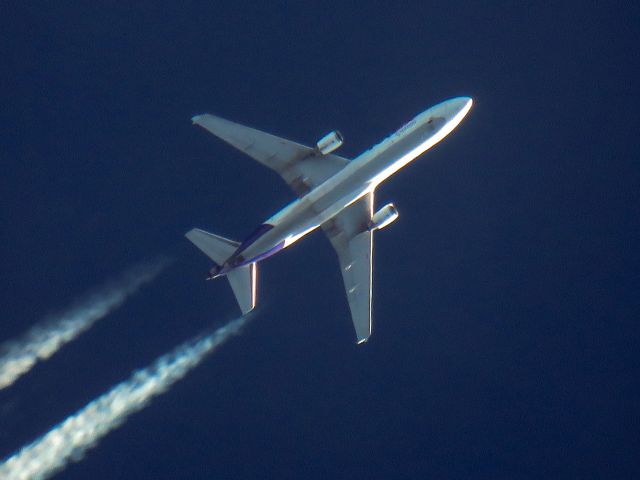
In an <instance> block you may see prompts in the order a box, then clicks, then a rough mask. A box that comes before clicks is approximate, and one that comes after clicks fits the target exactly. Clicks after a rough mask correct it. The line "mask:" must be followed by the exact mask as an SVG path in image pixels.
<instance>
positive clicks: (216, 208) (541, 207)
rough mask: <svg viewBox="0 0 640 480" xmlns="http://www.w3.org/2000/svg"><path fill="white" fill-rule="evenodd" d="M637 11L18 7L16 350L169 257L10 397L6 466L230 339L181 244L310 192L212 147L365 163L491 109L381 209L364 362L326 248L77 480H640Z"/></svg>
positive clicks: (1, 397) (8, 224)
mask: <svg viewBox="0 0 640 480" xmlns="http://www.w3.org/2000/svg"><path fill="white" fill-rule="evenodd" d="M638 14H639V11H638V9H637V8H636V7H631V6H626V7H624V8H623V7H618V8H612V7H611V6H609V5H605V4H601V5H600V4H589V5H588V4H585V3H584V2H558V3H555V4H553V5H541V4H537V3H529V4H526V3H523V4H518V5H516V6H514V5H513V4H512V3H511V2H495V3H493V4H491V5H490V6H487V5H485V4H482V3H476V2H449V3H446V4H445V3H442V2H407V3H404V4H403V6H402V7H400V6H398V5H397V4H394V3H391V2H389V3H387V2H367V3H364V2H363V3H360V4H349V5H345V4H343V3H342V2H322V3H314V2H308V3H305V4H304V5H303V4H298V3H293V2H291V3H286V2H271V3H269V4H268V5H265V6H256V5H253V4H249V3H246V4H242V2H240V3H224V2H183V3H181V4H180V5H177V4H175V3H172V2H139V3H136V4H135V5H127V6H124V5H109V4H107V3H104V4H103V3H100V4H96V3H92V4H90V5H85V4H70V3H64V4H62V3H61V4H55V5H51V4H45V3H42V4H38V3H29V4H24V5H5V6H4V7H3V8H2V15H0V16H1V17H2V20H0V22H1V26H2V28H1V29H0V31H1V32H2V33H0V35H1V36H2V37H1V38H2V41H1V42H0V45H1V46H0V52H1V54H2V59H3V61H2V64H3V71H4V74H3V76H2V82H3V84H4V88H3V92H4V95H3V99H2V108H0V122H2V127H3V128H2V131H3V134H2V135H0V139H1V142H2V144H1V145H0V155H1V158H2V165H3V167H4V168H3V174H2V175H0V192H2V202H0V221H1V222H2V228H1V229H0V233H1V234H2V245H3V248H2V271H3V273H2V275H3V277H4V281H3V285H4V287H3V289H2V291H1V293H0V298H1V305H2V306H3V317H2V320H1V323H0V325H2V328H1V329H0V339H1V340H10V339H12V338H15V337H17V336H19V335H20V334H21V333H23V332H24V331H25V330H26V329H28V328H29V327H30V326H32V325H34V324H35V323H37V322H38V321H39V320H40V319H42V318H43V317H45V316H46V315H48V314H50V313H51V312H55V311H59V310H61V309H64V308H66V307H67V306H69V305H70V304H72V303H73V302H74V301H75V300H76V299H78V298H80V297H81V296H82V295H83V294H84V293H85V292H87V291H88V290H90V289H91V288H94V287H97V286H100V285H101V284H103V283H104V282H105V281H107V280H108V279H110V278H115V277H117V276H118V275H120V274H121V273H122V272H123V271H125V270H126V269H127V268H130V267H131V266H133V265H135V264H137V263H138V262H140V261H145V260H146V261H149V260H153V259H154V258H157V257H158V256H159V255H168V256H171V257H172V258H174V259H175V260H176V261H175V262H174V263H173V264H172V266H171V267H169V268H168V269H167V270H166V271H165V272H164V273H163V274H162V275H161V276H160V277H159V278H158V279H157V280H155V281H154V282H153V283H152V284H150V285H149V286H146V287H145V288H144V289H143V290H141V291H140V293H138V294H136V295H135V296H134V297H132V298H131V299H130V300H129V301H128V302H127V303H126V304H125V305H124V306H123V307H122V308H120V309H119V310H117V311H116V312H114V313H113V314H112V315H110V316H109V317H108V318H106V319H104V320H102V321H101V322H100V323H98V324H96V325H95V326H94V327H93V328H92V329H91V330H90V331H88V332H86V333H85V334H83V335H82V336H81V337H80V338H79V339H78V340H76V341H74V342H73V343H72V344H70V345H68V346H67V347H65V348H64V349H63V350H61V351H60V352H59V353H58V354H56V355H55V356H54V357H52V358H51V359H50V360H48V361H47V362H44V363H41V364H39V365H38V366H37V367H35V368H34V369H33V371H32V372H30V373H29V375H26V376H25V377H23V378H22V379H21V380H19V381H18V382H17V383H16V384H15V385H13V386H12V387H11V388H9V389H6V390H4V391H1V392H0V415H1V416H2V425H3V427H2V429H1V432H0V453H1V454H2V456H3V457H5V456H7V455H9V454H10V453H11V452H13V451H14V450H15V449H17V448H19V447H20V446H21V445H23V444H25V443H26V442H28V441H31V440H33V439H34V438H36V437H37V436H38V435H40V434H42V433H44V432H45V431H47V430H48V429H49V428H51V427H52V426H53V425H55V424H57V423H58V422H60V421H61V420H63V419H64V418H65V417H66V416H68V415H70V414H72V413H73V412H75V411H76V410H78V409H79V408H81V407H82V406H84V405H85V404H86V403H88V402H89V401H91V400H92V399H93V398H95V397H97V396H98V395H100V394H101V393H103V392H104V391H106V390H108V389H109V388H110V387H111V386H112V385H114V384H116V383H118V382H120V381H122V380H124V379H126V378H127V377H128V376H129V374H130V372H131V371H132V370H134V369H136V368H141V367H144V366H146V365H148V364H149V363H151V362H152V361H153V360H154V359H155V358H157V357H158V356H160V355H162V354H163V353H165V352H167V351H169V350H171V349H172V348H173V347H175V346H176V345H178V344H179V343H180V342H182V341H185V340H187V339H189V338H191V337H193V336H194V335H197V334H198V333H199V332H201V331H202V330H203V329H207V328H209V327H211V326H216V325H220V324H222V323H224V322H226V321H228V320H230V319H232V318H234V317H235V316H236V314H237V312H236V310H237V307H236V305H235V303H234V299H233V296H232V295H231V292H230V290H229V288H228V287H227V286H226V285H225V284H224V283H222V282H204V281H203V279H204V277H205V276H206V272H207V270H208V268H209V267H210V265H209V263H208V260H207V259H206V258H205V257H204V256H202V255H201V253H200V252H198V251H197V250H196V249H195V248H194V247H193V246H192V245H190V244H189V242H187V241H186V239H184V237H183V234H184V232H186V231H187V230H189V229H190V228H192V227H194V226H197V227H201V228H204V229H207V230H210V231H214V232H216V233H219V234H222V235H225V236H229V237H232V238H242V237H243V236H245V235H247V234H249V233H250V232H251V230H252V229H253V228H254V227H255V225H256V224H258V223H259V222H261V221H262V220H263V219H264V218H266V217H268V216H269V215H271V214H272V213H274V212H275V211H276V210H277V209H279V208H281V207H282V206H284V205H285V204H286V203H288V202H289V201H290V200H291V199H292V198H293V195H292V193H291V192H289V191H288V189H287V187H286V185H284V183H283V182H282V181H281V179H280V178H279V177H277V176H276V175H275V174H273V173H272V172H270V171H268V170H266V169H264V167H262V166H260V165H259V164H257V163H256V162H254V161H252V160H251V159H250V158H248V157H243V156H242V155H241V154H239V153H237V152H235V151H233V150H232V149H230V148H228V147H227V146H225V145H224V144H222V143H221V142H219V141H217V140H216V139H215V138H213V137H212V136H210V135H207V134H206V132H204V131H202V130H201V129H198V128H196V127H194V126H192V125H191V122H190V118H191V117H192V116H193V115H194V114H198V113H203V112H211V113H215V114H218V115H220V116H223V117H226V118H229V119H232V120H235V121H238V122H241V123H246V124H248V125H251V126H254V127H256V128H260V129H263V130H266V131H269V132H272V133H274V134H278V135H282V136H285V137H287V138H291V139H294V140H296V141H299V142H301V143H307V144H311V143H313V142H314V141H316V140H317V139H318V138H320V136H322V135H323V134H324V133H326V132H327V131H329V130H331V129H334V128H338V129H340V131H341V132H342V133H343V135H344V136H345V140H346V141H345V145H344V147H343V149H342V150H341V154H343V155H344V156H346V157H353V156H355V155H357V154H358V153H359V152H360V151H362V150H364V149H366V148H368V147H369V146H371V145H372V144H374V143H376V142H378V141H379V140H380V139H382V138H383V137H384V136H386V135H388V134H390V133H391V132H393V131H394V130H395V129H397V128H398V127H400V126H401V125H402V124H403V123H404V122H406V121H407V120H409V119H410V118H412V117H413V116H414V115H416V114H417V113H419V112H420V111H422V110H424V109H425V108H427V107H429V106H431V105H432V104H435V103H437V102H439V101H441V100H444V99H446V98H449V97H453V96H458V95H469V96H472V97H473V98H474V101H475V103H474V108H473V109H472V111H471V113H470V114H469V116H468V117H467V119H466V120H465V121H464V122H463V124H462V125H461V126H460V128H459V129H457V130H456V131H455V132H454V133H453V134H452V135H451V136H450V137H449V138H447V139H446V140H445V141H444V142H443V143H442V144H440V145H438V146H437V147H435V148H434V149H433V151H430V152H429V153H427V154H426V155H425V156H424V157H421V158H420V159H418V160H416V161H415V162H414V163H412V164H411V165H410V166H409V167H408V168H407V169H405V170H403V171H402V172H400V173H398V174H397V175H396V176H394V177H393V178H391V179H390V180H389V181H388V182H387V183H385V184H384V185H382V186H381V187H380V189H379V190H378V192H377V204H378V205H379V206H381V205H384V204H385V203H387V202H388V201H393V202H394V203H395V205H396V206H397V207H398V209H399V211H400V218H399V220H398V221H397V222H396V223H394V224H393V225H392V226H390V227H389V228H388V229H385V230H384V231H382V232H379V234H378V235H377V236H376V240H375V243H376V246H375V256H376V257H375V268H374V276H375V277H374V294H375V297H374V318H375V324H374V336H373V337H372V339H371V341H370V342H369V343H368V344H367V345H366V346H364V347H356V346H355V345H354V341H353V340H354V338H353V331H352V326H351V322H350V319H349V313H348V307H347V303H346V300H345V298H344V291H343V286H342V282H341V279H340V274H339V271H338V267H337V260H336V258H335V254H334V252H333V250H332V249H331V247H330V245H329V243H328V241H326V239H325V238H324V237H323V236H322V234H321V233H314V234H313V235H311V236H310V237H309V238H307V239H305V240H304V241H302V242H300V243H299V244H297V245H296V246H294V247H292V248H291V249H289V250H287V251H286V252H284V253H283V254H281V255H278V256H276V257H274V258H273V259H270V260H267V261H266V262H265V263H264V265H262V266H261V271H260V280H261V288H260V299H259V301H260V305H261V306H260V310H259V312H258V315H257V316H256V318H255V319H254V321H253V322H252V324H251V325H249V326H248V327H247V329H246V331H245V333H244V334H243V335H242V336H240V337H238V338H234V339H232V340H231V341H229V342H228V344H226V345H225V346H224V347H222V348H221V349H220V350H219V351H217V352H216V353H215V355H213V356H212V357H211V358H209V359H208V360H206V361H205V362H204V363H203V364H202V365H201V366H200V367H198V369H196V370H195V371H194V372H192V373H191V374H190V375H188V376H187V378H186V379H185V380H183V381H182V382H181V383H179V384H177V385H176V386H175V387H174V388H173V389H172V390H171V391H170V392H169V393H167V394H166V395H164V396H162V397H159V398H158V399H156V400H155V401H154V402H153V403H152V404H151V406H149V407H148V408H147V409H145V410H143V411H142V412H140V413H138V414H136V415H134V416H133V417H131V419H130V420H129V421H128V422H127V423H126V424H125V425H124V426H123V427H121V428H120V429H118V430H116V431H115V432H113V433H111V434H110V435H109V436H107V437H106V438H105V439H104V440H103V441H102V442H101V443H100V445H99V446H98V447H97V448H95V449H94V450H92V451H91V452H89V454H88V455H87V457H86V458H85V459H84V460H83V461H82V462H80V463H78V464H74V465H72V466H70V467H69V468H68V469H66V470H65V471H64V473H63V474H61V475H60V477H61V478H87V477H89V478H154V479H159V478H217V477H219V478H238V479H242V478H256V477H258V478H270V477H277V478H283V477H285V478H286V477H301V476H304V477H306V478H344V477H352V478H353V477H357V478H360V477H369V478H429V477H436V478H540V477H556V478H567V477H583V478H584V477H590V476H593V477H599V478H602V477H607V478H616V477H618V478H629V477H633V476H637V474H638V471H639V470H640V468H639V467H640V465H639V464H638V460H637V454H636V453H637V451H638V447H639V445H638V439H637V432H636V430H637V429H635V428H634V426H633V423H632V419H633V418H636V417H637V404H638V400H639V398H638V387H637V380H636V379H637V376H638V359H637V346H638V336H639V330H638V326H637V318H638V311H639V310H640V309H639V307H640V305H639V302H638V295H637V292H638V276H637V269H638V264H639V262H638V260H639V258H638V256H639V254H638V252H639V251H640V249H638V238H639V236H638V234H639V232H640V229H639V225H638V219H637V217H638V213H637V212H638V201H637V200H638V186H639V185H640V181H639V180H640V173H639V169H638V167H637V158H638V148H637V131H638V128H637V127H638V123H639V122H638V120H639V119H638V108H637V107H638V95H637V78H638V56H637V54H636V53H635V52H636V51H637V45H638V29H637V20H638V18H639V15H638Z"/></svg>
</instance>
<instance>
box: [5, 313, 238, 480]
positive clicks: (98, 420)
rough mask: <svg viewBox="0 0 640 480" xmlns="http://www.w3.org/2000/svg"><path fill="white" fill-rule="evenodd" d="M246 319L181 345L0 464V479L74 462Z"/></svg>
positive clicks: (36, 474) (43, 474) (16, 479)
mask: <svg viewBox="0 0 640 480" xmlns="http://www.w3.org/2000/svg"><path fill="white" fill-rule="evenodd" d="M248 318H249V317H240V318H238V319H236V320H233V321H231V322H230V323H228V324H226V325H225V326H223V327H220V328H219V329H218V330H216V331H214V332H213V333H211V334H209V335H206V336H204V337H202V336H201V337H198V338H196V339H194V340H191V341H188V342H186V343H183V344H182V345H180V346H178V347H177V348H176V349H174V350H173V351H172V352H170V353H167V354H166V355H163V356H162V357H160V358H158V359H156V361H155V362H153V363H152V364H151V365H150V366H149V367H147V368H144V369H142V370H138V371H136V372H134V373H133V375H132V376H131V377H130V378H129V379H128V380H125V381H124V382H122V383H120V384H118V385H116V386H115V387H114V388H112V389H111V390H110V391H108V392H107V393H105V394H103V395H102V396H100V397H98V398H96V399H95V400H93V401H92V402H91V403H89V404H88V405H87V406H85V407H84V408H83V409H82V410H80V411H78V412H77V413H75V414H74V415H72V416H70V417H68V418H67V419H66V420H64V421H63V422H62V423H60V424H58V425H57V426H55V427H54V428H53V429H51V430H50V431H49V432H48V433H46V434H45V435H43V436H42V437H40V438H39V439H37V440H36V441H34V442H33V443H31V444H30V445H27V446H25V447H23V448H22V449H21V450H19V451H18V452H17V453H15V454H14V455H13V456H11V457H9V458H8V459H6V460H5V461H4V462H3V463H2V464H0V478H2V479H6V480H23V479H25V480H26V479H32V478H38V479H44V478H47V477H49V476H51V475H53V474H54V473H55V472H57V471H59V470H61V469H63V468H64V467H66V466H67V464H69V463H70V462H71V461H79V460H81V459H82V457H83V455H84V454H85V452H86V451H87V450H89V449H90V448H92V447H94V446H96V444H97V442H98V441H99V440H100V439H101V438H102V437H104V436H105V435H106V434H107V433H109V432H110V431H111V430H113V429H115V428H117V427H118V426H120V425H122V424H123V423H124V421H125V420H126V419H127V417H128V416H129V415H131V414H132V413H134V412H137V411H139V410H141V409H143V408H144V407H145V406H146V405H147V404H148V403H149V402H150V401H151V399H152V398H153V397H155V396H156V395H159V394H161V393H163V392H165V391H167V389H169V387H171V386H172V385H173V384H174V383H175V382H177V381H178V380H180V379H181V378H182V377H184V376H185V375H186V374H187V373H188V372H189V371H190V370H191V369H192V368H194V367H196V366H197V365H198V364H199V363H200V362H201V361H202V360H203V359H204V358H205V357H206V356H207V355H208V354H210V353H212V352H213V351H215V350H216V348H217V347H219V346H220V345H222V344H223V343H224V342H226V341H227V340H228V339H229V337H231V336H232V335H234V334H236V333H238V332H239V331H240V329H241V328H242V326H243V325H244V324H245V323H246V322H247V320H248Z"/></svg>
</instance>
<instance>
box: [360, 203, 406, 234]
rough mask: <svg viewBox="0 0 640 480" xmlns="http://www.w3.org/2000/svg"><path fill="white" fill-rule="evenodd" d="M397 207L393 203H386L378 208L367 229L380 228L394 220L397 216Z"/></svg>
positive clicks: (371, 230)
mask: <svg viewBox="0 0 640 480" xmlns="http://www.w3.org/2000/svg"><path fill="white" fill-rule="evenodd" d="M398 215H399V213H398V209H397V208H396V207H395V206H394V205H393V203H387V204H386V205H385V206H384V207H382V208H381V209H380V210H378V211H377V212H376V213H375V215H374V216H373V218H372V219H371V223H370V224H369V228H368V230H369V231H370V232H373V231H375V230H382V229H383V228H384V227H386V226H387V225H389V224H390V223H392V222H395V221H396V219H397V218H398Z"/></svg>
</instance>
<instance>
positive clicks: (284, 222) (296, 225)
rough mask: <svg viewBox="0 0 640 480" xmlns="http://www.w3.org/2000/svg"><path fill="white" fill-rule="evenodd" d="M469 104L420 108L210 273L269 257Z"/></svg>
mask: <svg viewBox="0 0 640 480" xmlns="http://www.w3.org/2000/svg"><path fill="white" fill-rule="evenodd" d="M471 104H472V100H471V99H470V98H468V97H458V98H453V99H451V100H447V101H445V102H442V103H440V104H438V105H436V106H434V107H431V108H429V109H428V110H425V111H424V112H422V113H421V114H419V115H418V116H417V117H415V118H414V119H413V120H411V121H410V122H408V123H407V124H405V125H404V126H403V127H402V128H400V129H399V130H398V131H397V132H396V133H394V134H393V135H391V136H390V137H388V138H386V139H385V140H384V141H382V142H381V143H379V144H377V145H375V146H374V147H372V148H371V149H369V150H367V151H365V152H364V153H362V154H361V155H359V156H358V157H356V158H355V159H353V160H352V161H351V162H349V164H347V165H346V166H345V167H344V168H343V169H342V170H340V171H338V172H337V173H336V174H335V175H333V176H332V177H330V178H329V179H328V180H326V181H325V182H323V183H322V184H320V185H319V186H317V187H316V188H314V189H313V190H311V191H310V192H309V193H307V194H306V195H304V196H303V197H301V198H299V199H297V200H295V201H293V202H292V203H290V204H289V205H288V206H286V207H285V208H283V209H282V210H280V211H279V212H278V213H276V214H275V215H273V216H272V217H270V218H269V219H267V220H266V221H265V222H264V223H263V224H261V225H260V226H259V227H258V228H257V229H256V231H255V232H254V233H253V234H252V235H250V236H249V237H248V238H247V239H246V240H245V241H244V242H243V243H242V244H241V245H240V247H239V248H238V249H237V251H236V252H235V253H234V254H233V255H232V256H231V257H230V258H229V259H227V261H226V262H225V263H224V264H223V265H221V266H219V267H214V269H212V270H211V272H210V276H211V277H215V276H218V275H224V274H226V273H228V272H229V271H231V270H233V269H234V268H236V267H238V266H240V265H246V264H249V263H254V262H257V261H260V260H263V259H265V258H267V257H270V256H271V255H274V254H275V253H277V252H279V251H280V250H282V249H284V248H286V247H288V246H290V245H292V244H293V243H295V242H296V241H298V240H299V239H300V238H302V237H303V236H304V235H306V234H307V233H309V232H311V231H313V230H315V229H316V228H318V227H319V226H320V225H322V224H323V223H325V222H326V221H328V220H330V219H331V218H333V217H334V216H335V215H337V214H338V213H339V212H340V211H342V210H343V209H344V208H345V207H347V206H349V205H351V204H352V203H354V202H356V201H357V200H358V199H360V198H362V197H363V196H364V195H366V194H367V193H369V192H372V191H373V190H374V189H375V188H376V187H377V186H378V185H379V184H380V183H381V182H383V181H384V180H385V179H387V178H388V177H390V176H391V175H393V174H394V173H395V172H397V171H398V170H399V169H401V168H402V167H404V166H405V165H407V164H408V163H409V162H411V161H412V160H414V159H415V158H416V157H418V156H419V155H421V154H422V153H424V152H425V151H427V150H428V149H429V148H431V147H432V146H433V145H435V144H436V143H438V142H439V141H440V140H442V139H443V138H444V137H445V136H447V135H448V134H449V133H450V132H451V131H452V130H453V129H454V128H455V127H456V126H457V125H458V124H459V123H460V121H461V120H462V119H463V118H464V116H465V115H466V114H467V112H468V111H469V109H470V108H471Z"/></svg>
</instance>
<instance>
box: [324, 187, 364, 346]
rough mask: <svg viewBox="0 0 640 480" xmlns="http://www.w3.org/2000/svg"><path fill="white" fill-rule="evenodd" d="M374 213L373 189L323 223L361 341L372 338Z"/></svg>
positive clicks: (357, 336) (359, 340)
mask: <svg viewBox="0 0 640 480" xmlns="http://www.w3.org/2000/svg"><path fill="white" fill-rule="evenodd" d="M372 216H373V192H372V193H369V194H367V195H366V196H364V197H363V198H361V199H360V200H358V201H357V202H355V203H353V204H352V205H350V206H349V207H347V208H345V209H344V210H343V211H342V212H340V213H339V214H338V215H336V216H335V217H334V218H332V219H331V220H329V221H328V222H326V223H323V224H322V229H323V230H324V232H325V234H326V235H327V237H329V241H330V242H331V245H333V248H334V249H335V251H336V253H337V254H338V260H339V262H340V272H341V273H342V279H343V281H344V286H345V289H346V292H347V300H348V301H349V309H350V310H351V319H352V320H353V326H354V328H355V330H356V338H357V341H358V343H364V342H366V341H367V340H368V339H369V337H370V336H371V328H372V322H371V304H372V287H373V232H371V231H369V230H368V226H369V223H370V221H371V217H372Z"/></svg>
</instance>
